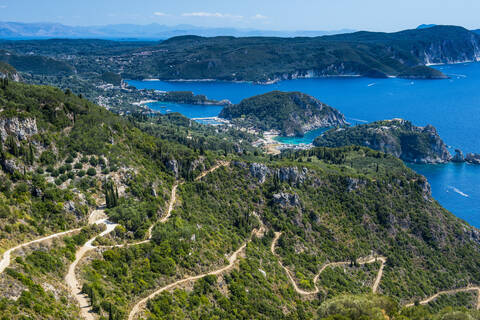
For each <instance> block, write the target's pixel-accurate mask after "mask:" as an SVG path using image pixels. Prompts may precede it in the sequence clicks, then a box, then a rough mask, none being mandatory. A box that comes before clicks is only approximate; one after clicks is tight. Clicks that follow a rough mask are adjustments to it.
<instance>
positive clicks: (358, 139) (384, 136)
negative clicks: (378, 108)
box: [313, 119, 452, 163]
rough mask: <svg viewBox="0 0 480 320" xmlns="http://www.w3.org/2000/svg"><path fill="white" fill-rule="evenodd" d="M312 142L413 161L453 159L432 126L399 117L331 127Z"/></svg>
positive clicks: (439, 161) (430, 161) (434, 161)
mask: <svg viewBox="0 0 480 320" xmlns="http://www.w3.org/2000/svg"><path fill="white" fill-rule="evenodd" d="M313 144H314V145H315V146H324V147H340V146H348V145H359V146H366V147H369V148H372V149H374V150H379V151H382V152H385V153H388V154H392V155H394V156H396V157H398V158H400V159H402V160H404V161H407V162H414V163H444V162H448V161H450V159H451V158H452V157H451V155H450V153H449V152H448V150H447V146H446V145H445V143H444V142H443V141H442V139H441V138H440V136H439V135H438V133H437V131H436V129H435V128H434V127H433V126H431V125H428V126H426V127H417V126H414V125H413V124H412V123H411V122H410V121H406V120H402V119H394V120H385V121H376V122H373V123H369V124H363V125H358V126H354V127H347V128H338V129H332V130H329V131H327V132H325V133H324V134H322V135H321V136H319V137H317V138H316V139H315V140H314V142H313Z"/></svg>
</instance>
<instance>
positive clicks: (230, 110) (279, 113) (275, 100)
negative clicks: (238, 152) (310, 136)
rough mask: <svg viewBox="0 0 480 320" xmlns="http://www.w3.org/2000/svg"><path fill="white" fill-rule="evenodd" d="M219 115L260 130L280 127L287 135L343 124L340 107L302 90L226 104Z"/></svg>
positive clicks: (279, 92) (267, 94)
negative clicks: (328, 103) (331, 105)
mask: <svg viewBox="0 0 480 320" xmlns="http://www.w3.org/2000/svg"><path fill="white" fill-rule="evenodd" d="M219 117H221V118H226V119H229V120H234V122H235V123H238V124H239V125H240V126H244V127H253V128H255V129H257V130H261V131H268V130H278V131H280V132H281V134H282V135H284V136H303V134H304V133H305V132H307V131H310V130H314V129H318V128H328V127H335V126H343V125H345V124H346V123H347V122H346V121H345V116H344V115H343V114H341V113H340V112H339V111H338V110H336V109H334V108H332V107H330V106H327V105H326V104H324V103H322V102H320V101H319V100H317V99H315V98H314V97H312V96H309V95H307V94H304V93H301V92H281V91H272V92H269V93H265V94H262V95H258V96H255V97H251V98H248V99H244V100H242V101H241V102H240V103H239V104H236V105H230V106H226V107H225V108H224V109H223V110H222V111H221V112H220V114H219Z"/></svg>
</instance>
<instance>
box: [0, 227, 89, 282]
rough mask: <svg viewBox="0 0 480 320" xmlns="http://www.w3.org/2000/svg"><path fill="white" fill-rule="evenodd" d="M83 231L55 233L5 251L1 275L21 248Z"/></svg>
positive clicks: (0, 265) (0, 262)
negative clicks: (13, 255)
mask: <svg viewBox="0 0 480 320" xmlns="http://www.w3.org/2000/svg"><path fill="white" fill-rule="evenodd" d="M81 229H82V228H77V229H72V230H68V231H63V232H59V233H55V234H52V235H49V236H46V237H43V238H39V239H36V240H32V241H29V242H26V243H22V244H19V245H18V246H16V247H13V248H10V249H8V250H7V251H5V252H4V253H3V257H2V260H0V274H1V273H2V272H3V271H5V269H6V268H8V266H9V265H10V262H11V254H12V252H14V251H16V250H18V249H20V248H23V247H27V246H29V245H31V244H34V243H39V242H43V241H46V240H49V239H53V238H58V237H61V236H64V235H67V234H70V233H73V232H76V231H80V230H81Z"/></svg>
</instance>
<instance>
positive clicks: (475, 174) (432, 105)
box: [128, 63, 480, 227]
mask: <svg viewBox="0 0 480 320" xmlns="http://www.w3.org/2000/svg"><path fill="white" fill-rule="evenodd" d="M435 68H437V69H439V70H441V71H442V72H444V73H445V74H447V75H448V76H449V77H450V79H446V80H406V79H397V78H389V79H369V78H359V77H341V78H338V77H337V78H333V77H332V78H317V79H298V80H287V81H281V82H278V83H275V84H269V85H261V84H254V83H247V82H243V83H232V82H222V81H211V82H167V81H128V82H129V84H131V85H133V86H135V87H137V88H139V89H144V88H148V89H156V90H163V91H193V92H194V93H195V94H204V95H206V96H208V97H209V98H210V99H215V100H222V99H229V100H230V101H232V102H233V103H238V102H239V101H241V100H242V99H244V98H247V97H251V96H254V95H257V94H261V93H266V92H269V91H272V90H281V91H301V92H305V93H307V94H310V95H312V96H314V97H316V98H318V99H319V100H320V101H322V102H324V103H327V104H329V105H331V106H332V107H334V108H336V109H338V110H339V111H340V112H342V113H343V114H345V116H346V117H347V120H348V121H349V122H350V123H352V124H361V123H366V122H372V121H376V120H383V119H392V118H403V119H407V120H410V121H412V122H413V123H414V124H415V125H419V126H424V125H427V124H432V125H433V126H435V127H436V128H437V130H438V133H439V134H440V136H441V137H442V139H443V140H444V141H445V142H446V143H447V145H449V146H450V150H451V152H452V153H453V150H454V149H455V148H459V149H461V150H463V151H464V152H478V153H480V138H479V137H480V130H479V124H480V63H463V64H456V65H442V66H436V67H435ZM163 104H165V103H163ZM153 107H154V108H155V109H156V104H155V105H153ZM168 109H169V110H171V111H176V112H180V113H182V114H184V115H185V116H187V117H190V118H200V117H211V116H215V115H217V114H218V113H219V112H220V110H221V107H218V106H184V105H183V106H182V105H172V104H171V105H170V106H169V107H168ZM321 133H322V130H319V131H317V132H310V133H307V134H306V136H305V137H303V138H285V137H280V138H278V140H279V141H281V142H283V143H291V144H300V143H310V142H311V141H313V139H314V138H315V137H316V136H317V135H319V134H321ZM409 166H410V167H411V168H412V169H414V170H416V171H417V172H419V173H420V174H423V175H424V176H425V177H427V179H428V181H429V182H430V184H431V186H432V193H433V196H434V197H435V199H437V200H438V201H439V202H440V203H441V204H442V205H443V206H444V207H445V208H447V209H448V210H450V211H451V212H453V213H454V214H455V215H457V216H458V217H460V218H462V219H464V220H466V221H468V222H469V223H470V224H472V225H475V226H477V227H480V166H475V165H468V164H453V163H450V164H445V165H409Z"/></svg>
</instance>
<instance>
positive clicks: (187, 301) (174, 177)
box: [0, 82, 480, 320]
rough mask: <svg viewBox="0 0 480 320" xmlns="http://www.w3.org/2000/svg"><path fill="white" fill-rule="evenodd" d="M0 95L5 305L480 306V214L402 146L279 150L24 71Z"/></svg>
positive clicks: (106, 314)
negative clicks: (448, 204)
mask: <svg viewBox="0 0 480 320" xmlns="http://www.w3.org/2000/svg"><path fill="white" fill-rule="evenodd" d="M0 105H1V106H2V112H1V113H0V136H1V141H2V144H1V146H0V151H1V163H2V170H1V173H0V174H1V176H2V179H1V181H2V182H1V184H0V188H1V193H0V250H1V251H0V252H2V253H6V252H8V254H9V258H8V259H5V258H4V257H5V256H2V257H1V258H0V259H1V260H0V313H1V316H2V317H4V318H5V319H14V320H17V319H18V320H20V319H27V318H29V319H81V318H85V319H113V320H118V319H141V318H142V319H165V318H175V319H205V318H215V319H285V320H287V319H351V320H354V319H378V320H380V319H385V318H386V317H389V318H390V319H406V320H425V319H432V320H433V319H478V318H479V313H478V311H476V310H475V308H476V297H475V295H474V294H475V292H476V291H475V290H476V289H475V288H476V287H474V286H475V285H477V284H479V283H480V267H479V266H478V261H480V250H479V249H480V233H479V231H478V230H477V229H475V228H473V227H471V226H469V225H468V224H466V223H465V222H464V221H461V220H460V219H458V218H456V217H454V216H453V215H452V214H451V213H449V212H448V211H446V210H445V209H443V208H442V207H441V206H440V205H439V204H438V203H437V202H436V201H435V200H434V199H433V198H432V197H431V195H430V188H429V185H428V183H427V181H426V180H425V178H423V177H422V176H419V175H418V174H416V173H415V172H413V171H412V170H410V169H408V168H407V167H406V166H405V165H404V164H403V163H402V162H401V161H400V160H398V159H396V158H395V157H393V156H391V155H387V154H384V153H380V152H377V151H373V150H371V149H367V148H363V147H358V146H351V147H343V148H336V149H330V148H314V149H311V150H306V151H297V152H293V151H290V152H285V153H282V154H281V155H278V156H270V157H266V156H264V155H262V154H261V152H260V151H259V150H257V149H253V148H251V147H250V148H248V147H247V146H248V144H249V141H252V140H253V139H254V138H253V137H251V136H250V135H249V134H247V133H245V132H241V131H236V130H233V129H224V131H222V130H220V129H216V128H210V127H204V126H202V125H200V124H195V123H193V122H191V121H190V120H188V119H186V118H184V117H182V116H180V115H178V114H172V115H168V116H157V117H149V116H145V115H142V114H133V115H131V116H128V117H125V118H122V117H120V116H118V115H115V114H113V113H111V112H109V111H107V110H105V109H103V108H101V107H98V106H96V105H94V104H92V103H90V102H88V101H87V100H85V99H82V98H80V97H78V96H76V95H74V94H72V93H71V92H70V91H66V92H64V91H61V90H59V89H55V88H51V87H43V86H30V85H25V84H22V83H14V82H8V83H6V84H5V83H2V85H1V86H0ZM241 141H244V142H245V143H244V142H241ZM49 236H50V237H49ZM35 239H36V240H37V241H35V242H33V243H31V242H30V241H31V240H35ZM17 245H19V246H20V247H16V246H17ZM7 249H13V250H8V251H6V250H7ZM322 266H323V268H322ZM72 283H74V284H75V285H73V286H72ZM77 284H78V286H77ZM469 285H472V286H469ZM316 289H318V290H316ZM452 289H458V290H457V291H454V292H452V293H450V294H439V297H438V298H436V296H434V295H435V294H436V293H439V292H440V293H442V292H443V291H445V290H452ZM430 296H434V298H432V299H430V300H432V302H430V303H428V301H430V300H429V297H430ZM416 301H417V302H419V303H420V302H422V303H424V304H425V305H424V306H423V305H418V306H417V305H410V304H411V303H414V302H416ZM80 306H81V308H80Z"/></svg>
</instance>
